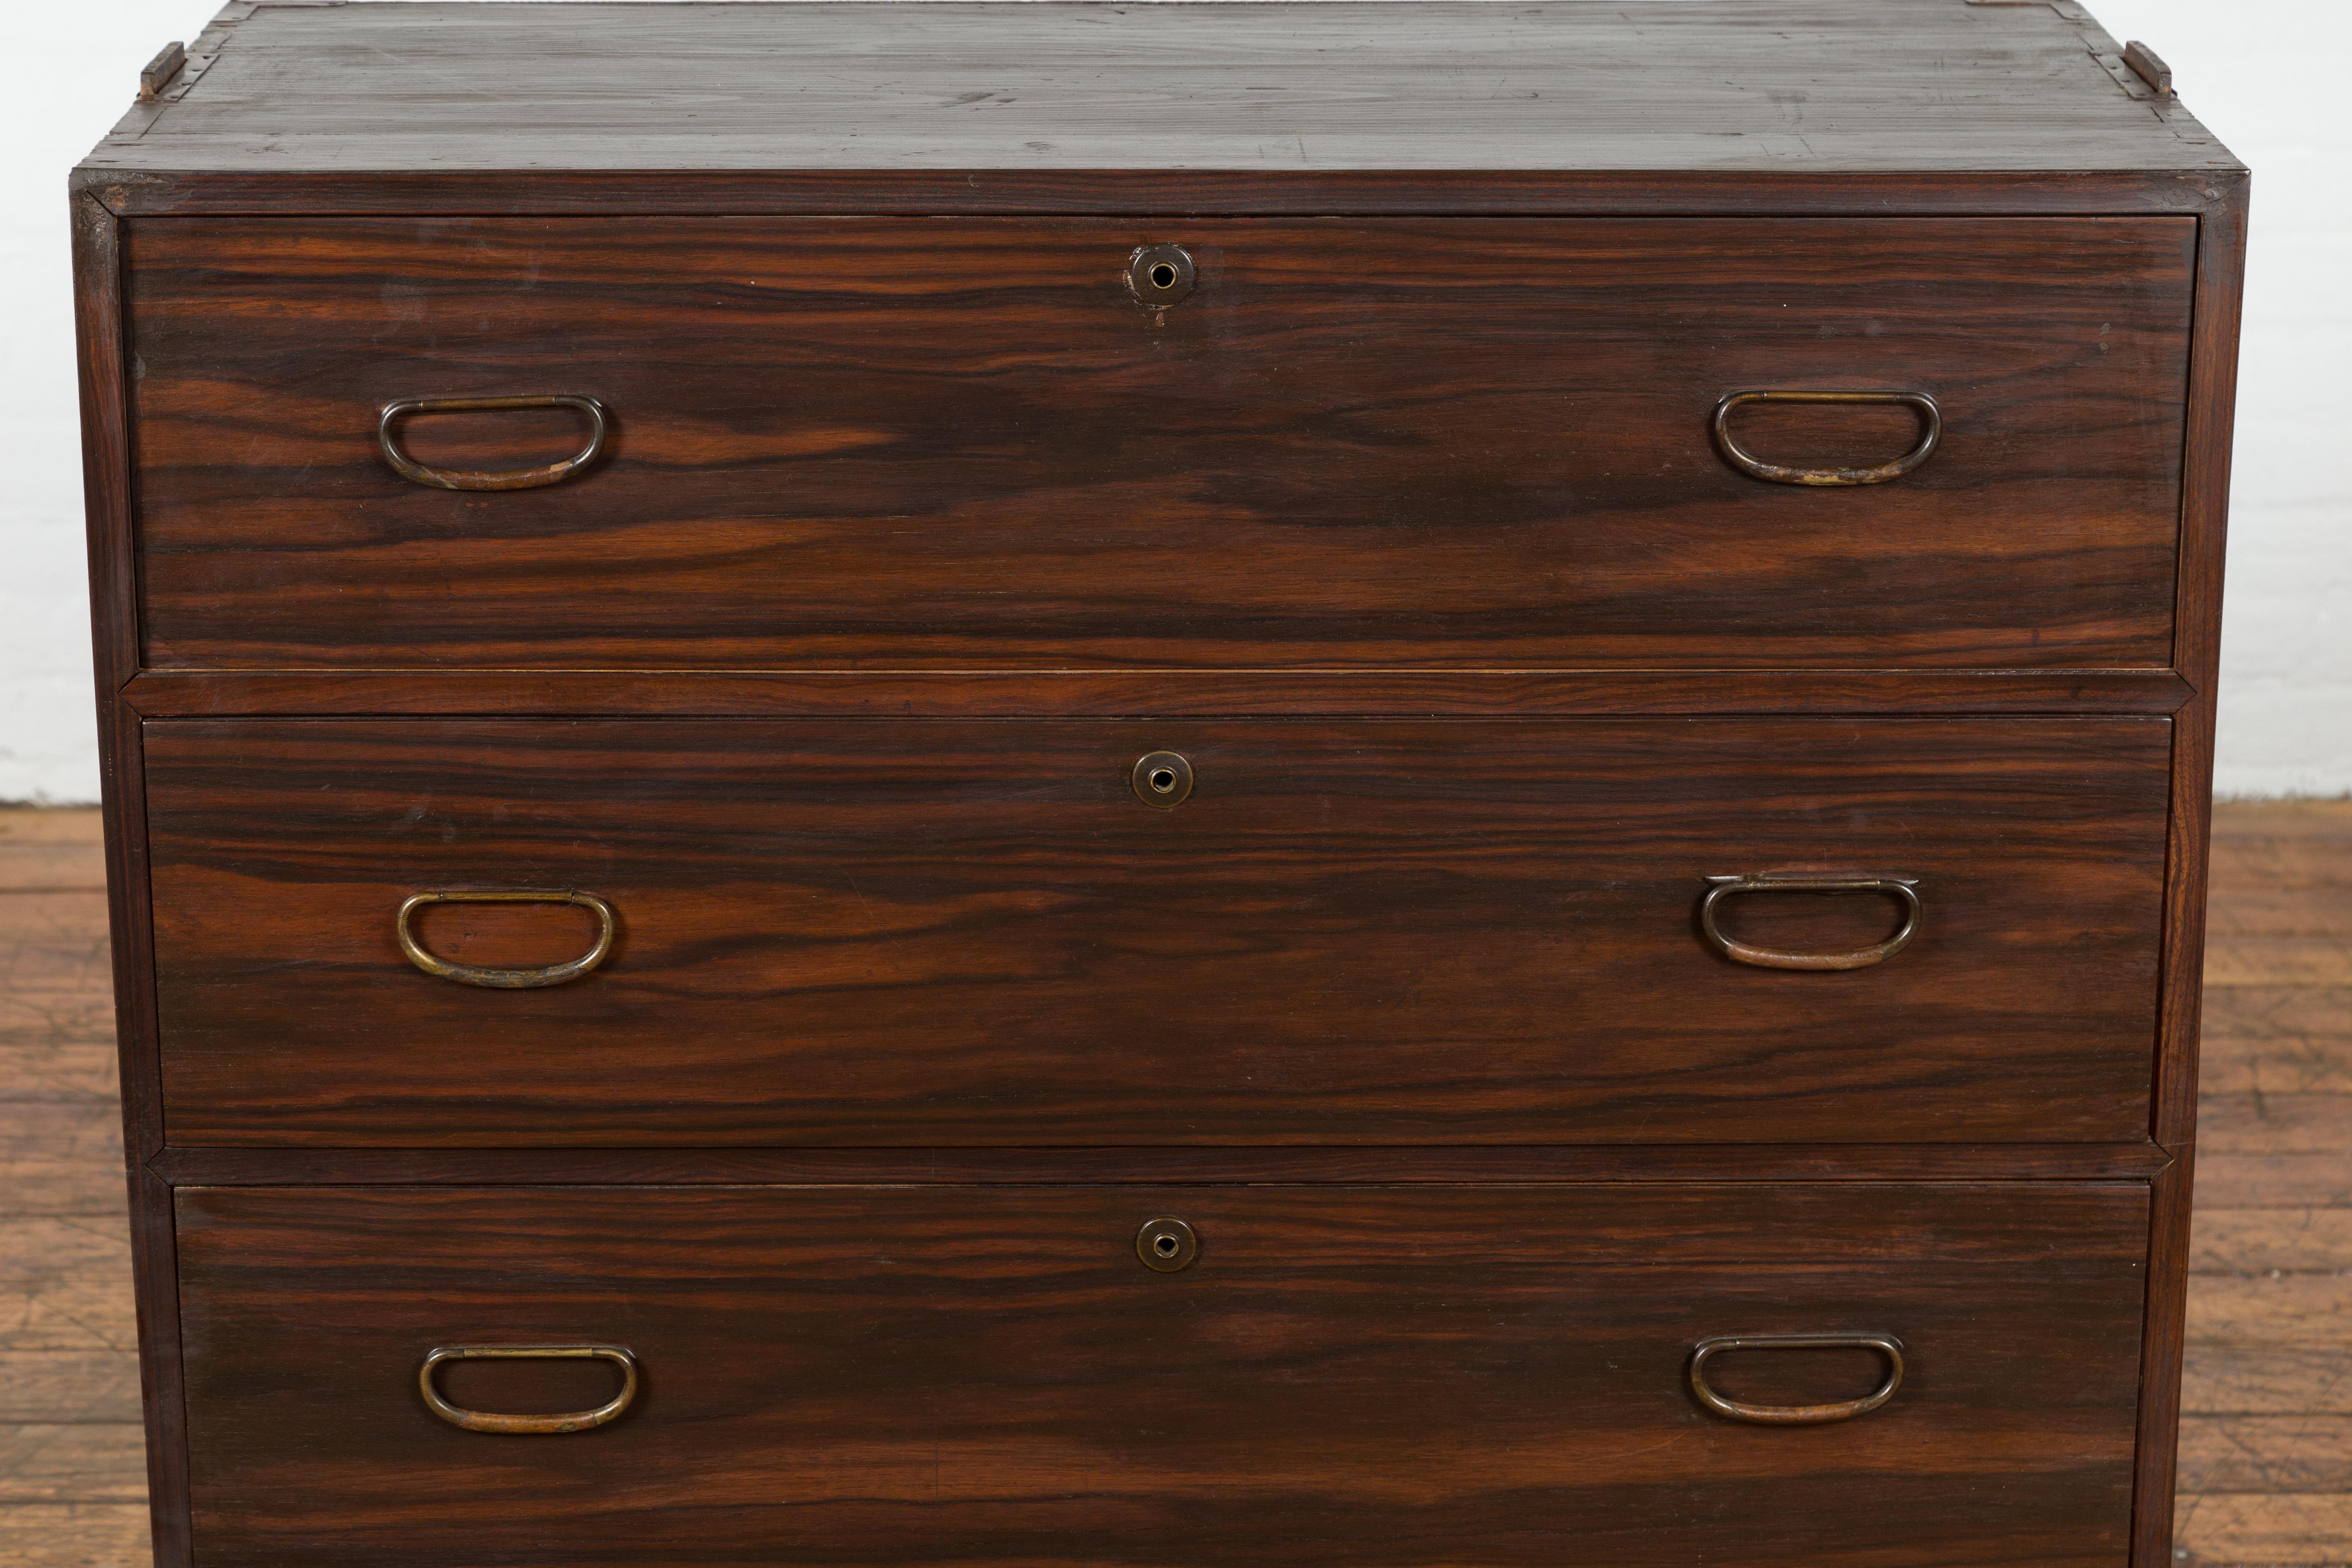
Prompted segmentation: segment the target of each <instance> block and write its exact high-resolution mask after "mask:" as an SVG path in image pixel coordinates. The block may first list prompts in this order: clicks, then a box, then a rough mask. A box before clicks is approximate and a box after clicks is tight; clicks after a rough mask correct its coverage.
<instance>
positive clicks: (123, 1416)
mask: <svg viewBox="0 0 2352 1568" xmlns="http://www.w3.org/2000/svg"><path fill="white" fill-rule="evenodd" d="M144 1418H145V1412H144V1411H143V1410H142V1409H141V1408H140V1405H139V1363H138V1358H137V1357H135V1356H126V1355H123V1354H121V1353H120V1352H114V1351H0V1424H10V1425H13V1424H16V1423H19V1422H31V1423H35V1424H48V1423H65V1422H83V1421H89V1422H110V1421H139V1420H143V1419H144Z"/></svg>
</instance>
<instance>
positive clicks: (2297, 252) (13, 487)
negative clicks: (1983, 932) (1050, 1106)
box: [0, 0, 2352, 802]
mask: <svg viewBox="0 0 2352 1568" xmlns="http://www.w3.org/2000/svg"><path fill="white" fill-rule="evenodd" d="M1955 3H1957V0H1955ZM2089 3H2090V4H2091V5H2092V8H2093V9H2094V11H2095V12H2096V14H2097V15H2098V16H2099V17H2100V19H2101V21H2103V22H2104V23H2105V25H2106V27H2107V30H2108V31H2109V32H2111V33H2113V34H2115V35H2116V37H2118V38H2143V39H2146V40H2147V43H2148V44H2149V46H2150V47H2153V48H2154V49H2155V50H2156V51H2157V52H2158V54H2160V55H2162V56H2163V57H2164V58H2166V59H2167V60H2168V62H2170V64H2171V65H2172V68H2173V70H2174V73H2175V76H2176V78H2177V79H2178V81H2179V87H2180V90H2181V95H2182V97H2183V98H2184V99H2185V100H2187V101H2188V102H2189V105H2190V106H2191V107H2192V108H2193V109H2194V110H2196V111H2197V113H2198V115H2199V117H2200V118H2201V119H2202V120H2203V121H2205V122H2206V123H2207V124H2208V125H2210V126H2211V127H2212V128H2213V129H2214V130H2215V131H2216V132H2219V133H2220V134H2221V137H2222V139H2223V140H2224V141H2226V142H2229V143H2230V145H2231V148H2232V149H2234V150H2235V151H2236V153H2238V155H2239V156H2240V157H2241V158H2242V159H2244V160H2245V161H2246V162H2247V163H2249V164H2251V165H2252V167H2253V169H2254V171H2255V174H2254V221H2253V232H2252V257H2251V259H2250V261H2249V263H2248V274H2247V287H2246V339H2245V355H2244V360H2243V368H2242V381H2241V386H2240V403H2239V416H2238V456H2237V469H2236V481H2235V493H2234V499H2233V501H2232V506H2233V516H2232V519H2231V550H2230V586H2229V600H2228V607H2227V615H2228V624H2227V626H2226V629H2225V635H2224V640H2223V645H2222V687H2221V751H2220V762H2219V769H2218V777H2217V779H2216V784H2217V785H2218V787H2219V788H2220V789H2221V792H2222V793H2224V794H2225V795H2296V794H2304V795H2346V794H2352V435H2347V424H2346V423H2345V419H2344V408H2345V400H2346V398H2347V395H2352V394H2347V372H2352V173H2348V172H2347V171H2352V131H2348V128H2352V116H2347V114H2345V113H2344V111H2343V109H2342V107H2341V98H2342V92H2341V87H2342V84H2343V83H2344V82H2346V81H2347V80H2352V6H2347V5H2344V4H2343V0H2231V3H2229V4H2222V3H2221V0H2089ZM215 9H216V0H73V3H71V4H66V5H39V6H32V5H26V6H25V7H23V8H22V9H21V10H17V11H16V12H14V13H13V15H14V16H15V20H14V21H13V22H12V23H11V25H10V38H11V45H12V47H11V56H12V58H11V62H10V63H11V66H12V69H11V70H10V72H9V79H10V80H9V88H10V90H9V92H8V94H7V95H6V97H5V100H0V134H5V142H0V145H5V146H7V147H9V148H12V149H13V150H14V152H13V155H12V157H11V158H10V159H9V160H8V161H7V163H5V167H0V214H5V220H0V224H4V225H5V226H0V285H5V287H0V300H5V310H0V331H5V339H0V342H5V349H6V353H5V358H4V359H0V365H5V370H6V374H5V376H0V475H5V483H0V541H5V555H0V562H5V567H0V801H5V800H38V801H58V802H65V801H86V800H93V799H95V798H96V797H97V794H98V764H97V752H96V745H95V742H94V739H93V735H92V721H91V700H90V686H89V680H90V675H89V620H88V609H87V597H86V594H87V590H86V587H85V584H84V572H83V556H82V520H81V469H80V460H79V446H78V441H79V437H78V436H77V433H76V420H77V417H78V414H77V409H76V406H75V391H74V373H73V332H72V319H71V310H70V299H71V296H70V292H69V288H68V258H67V241H66V223H65V217H66V201H65V176H66V171H67V170H68V168H70V167H71V166H72V165H73V164H74V163H76V162H77V161H79V158H80V157H81V155H82V154H83V153H86V152H87V151H88V150H89V147H90V146H91V145H92V144H93V143H94V142H97V141H98V139H99V138H100V136H102V135H103V134H104V133H105V132H106V131H107V129H108V127H110V125H111V124H112V123H113V122H114V121H115V119H116V118H117V117H118V116H119V115H120V114H121V110H122V109H123V108H124V106H125V105H126V104H127V102H128V101H129V99H130V97H131V91H132V89H133V88H134V87H135V85H136V83H137V79H138V71H139V68H140V67H141V66H142V65H143V64H144V63H145V62H146V60H147V59H148V58H149V57H150V56H151V55H152V54H153V53H154V52H155V50H156V49H157V48H158V47H161V46H162V45H163V44H164V43H166V42H168V41H170V40H171V39H173V38H183V39H185V38H192V37H195V35H196V33H197V32H198V31H199V30H200V29H201V28H202V27H203V26H204V24H205V21H206V20H207V19H208V18H209V17H210V16H211V15H212V13H213V12H214V10H215Z"/></svg>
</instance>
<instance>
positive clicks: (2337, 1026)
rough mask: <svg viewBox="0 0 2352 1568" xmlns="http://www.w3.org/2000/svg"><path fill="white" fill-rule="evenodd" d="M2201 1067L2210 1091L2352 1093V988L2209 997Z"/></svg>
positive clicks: (2239, 990) (2223, 991)
mask: <svg viewBox="0 0 2352 1568" xmlns="http://www.w3.org/2000/svg"><path fill="white" fill-rule="evenodd" d="M2199 1065H2200V1082H2201V1084H2202V1086H2203V1088H2204V1090H2205V1092H2207V1093H2208V1094H2242V1093H2247V1092H2250V1091H2253V1090H2260V1091H2262V1092H2263V1093H2269V1094H2352V987H2343V986H2325V985H2309V986H2275V985H2249V986H2242V987H2238V986H2225V987H2221V988H2220V989H2217V990H2213V991H2209V992H2207V993H2206V996H2205V1035H2204V1050H2203V1053H2202V1060H2201V1061H2200V1064H2199Z"/></svg>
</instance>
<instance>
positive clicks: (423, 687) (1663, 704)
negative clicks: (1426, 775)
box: [122, 669, 2194, 719]
mask: <svg viewBox="0 0 2352 1568" xmlns="http://www.w3.org/2000/svg"><path fill="white" fill-rule="evenodd" d="M2192 695H2194V694H2193V693H2192V692H2191V690H2190V689H2189V686H2188V684H2187V683H2186V682H2185V681H2183V680H2182V679H2180V678H2179V676H2178V675H2176V674H2174V673H2173V672H2172V671H2170V670H2164V669H2097V670H2016V669H2002V670H1984V669H1966V670H1961V669H1937V670H1923V669H1900V670H1898V669H1872V670H1813V669H1773V670H1736V671H1733V670H1686V669H1677V670H1656V669H1652V670H1590V669H1581V670H1534V671H1501V670H1471V671H1444V672H1440V671H1431V670H1347V671H1336V670H1279V671H1266V670H1235V669H1218V670H1208V669H1187V670H1151V671H1148V672H1147V671H1135V670H1092V671H1087V672H1084V673H1079V672H1072V671H1064V670H1024V671H1021V672H1018V673H1002V674H976V673H972V672H969V671H964V672H941V671H923V672H908V671H879V672H857V673H852V672H848V671H833V672H826V671H822V670H818V671H802V672H796V673H792V674H780V673H777V672H774V671H763V672H742V671H720V670H713V671H701V672H697V673H694V674H678V673H675V672H670V673H662V674H654V673H649V672H646V671H630V670H594V671H583V670H534V671H528V672H524V671H514V670H480V669H467V670H422V669H403V670H375V671H370V670H331V671H328V670H268V671H255V670H201V671H197V670H149V671H145V672H143V673H142V674H140V675H137V676H134V677H133V678H132V679H131V682H130V684H129V685H128V686H126V687H125V688H124V689H123V692H122V699H123V700H124V701H125V702H126V703H128V704H129V705H130V706H131V707H132V708H133V709H135V710H138V711H139V712H140V713H141V714H142V715H143V716H145V717H148V718H155V719H194V718H207V717H216V718H226V717H231V716H245V715H252V716H270V715H276V716H281V717H300V718H324V717H332V716H337V715H349V714H415V715H420V716H424V717H430V718H454V717H462V716H466V715H470V714H482V715H490V714H506V715H514V716H522V717H532V718H537V717H542V716H551V715H561V716H565V717H572V718H583V719H599V718H618V717H625V716H632V715H653V714H667V715H671V716H675V717H681V718H730V719H787V718H790V719H904V718H914V717H923V718H940V719H958V718H963V719H1079V718H1121V719H1139V718H1170V719H1175V718H1195V719H1205V718H1244V717H1249V716H1252V715H1255V716H1259V717H1286V718H1297V717H1305V716H1314V715H1327V716H1328V715H1347V714H1352V715H1358V716H1362V717H1367V718H1396V717H1400V716H1421V717H1436V716H1440V715H1450V716H1459V717H1462V718H1485V719H1503V718H1544V717H1555V718H1557V717H1569V716H1581V715H1591V714H1627V715H1632V714H1649V715H1657V714H1725V713H1738V714H1759V713H1839V714H1854V715H1862V714H1903V715H1916V714H1927V713H1947V714H1952V715H1956V716H1957V715H1979V714H1988V713H2162V714H2169V713H2172V712H2175V711H2178V710H2179V708H2180V707H2181V705H2182V704H2183V703H2185V702H2186V701H2188V700H2189V698H2190V697H2191V696H2192Z"/></svg>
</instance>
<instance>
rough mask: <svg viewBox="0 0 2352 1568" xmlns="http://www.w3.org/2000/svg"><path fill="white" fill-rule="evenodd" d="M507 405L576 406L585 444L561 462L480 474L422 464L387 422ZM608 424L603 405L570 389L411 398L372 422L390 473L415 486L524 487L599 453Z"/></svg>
mask: <svg viewBox="0 0 2352 1568" xmlns="http://www.w3.org/2000/svg"><path fill="white" fill-rule="evenodd" d="M509 408H576V409H578V410H579V411H580V412H581V413H583V414H585V415H586V416H588V426H589V428H588V444H587V445H586V446H585V447H581V448H580V450H579V451H577V452H575V453H574V454H572V456H571V457H569V458H564V459H563V460H562V462H560V463H549V464H547V465H546V466H545V467H544V468H502V469H498V470H495V471H488V472H485V471H480V470H476V469H467V468H428V467H426V466H425V464H423V463H420V462H418V461H417V460H416V459H415V458H412V457H410V456H409V455H408V454H407V453H405V452H404V451H402V450H401V449H400V443H399V442H398V441H396V440H394V438H393V429H392V427H393V426H394V424H395V423H397V422H398V421H399V420H401V419H404V418H405V417H407V416H409V415H411V414H488V413H496V412H498V411H499V410H501V409H509ZM611 425H612V417H611V416H610V415H608V414H607V413H606V412H605V411H604V405H603V404H601V403H599V402H597V401H596V400H595V399H594V398H593V397H583V396H580V395H576V394H572V393H558V394H550V395H543V396H538V397H412V398H406V399H404V400H403V401H401V402H398V403H387V404H385V405H383V415H382V416H380V417H379V418H378V419H377V420H376V422H375V444H376V445H377V446H378V447H382V448H383V460H384V461H385V462H387V463H390V464H391V465H392V468H393V471H394V473H396V474H398V475H400V477H401V478H403V479H414V480H415V481H416V482H417V483H418V484H420V485H431V486H433V487H434V488H436V489H445V490H530V489H538V488H539V487H540V486H541V485H551V484H554V483H555V482H557V481H558V480H560V479H565V478H567V477H568V476H570V475H572V474H573V473H576V472H577V471H579V470H580V469H582V468H586V467H587V466H588V465H589V464H591V463H593V462H594V461H595V460H596V459H597V458H600V457H602V456H603V455H604V435H605V432H606V431H607V430H608V429H609V428H610V427H611Z"/></svg>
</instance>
